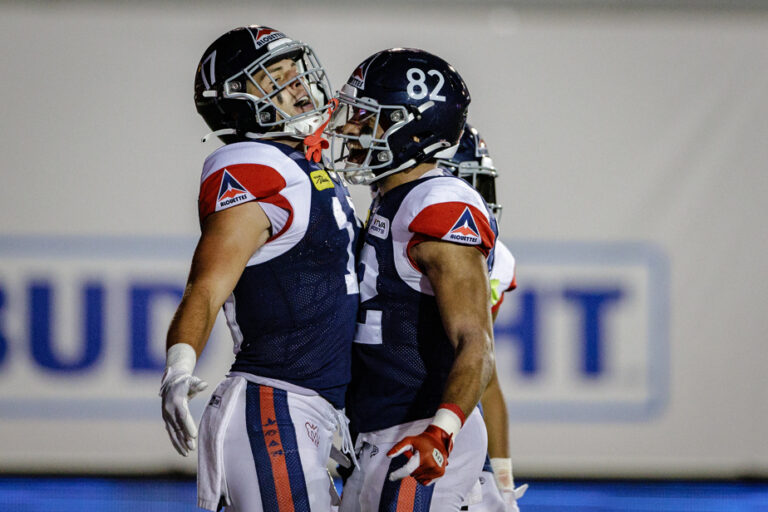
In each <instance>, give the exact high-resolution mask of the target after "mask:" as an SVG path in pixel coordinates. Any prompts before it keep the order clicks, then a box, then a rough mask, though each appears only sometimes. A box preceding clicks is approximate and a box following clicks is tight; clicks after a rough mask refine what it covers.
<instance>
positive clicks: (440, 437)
mask: <svg viewBox="0 0 768 512" xmlns="http://www.w3.org/2000/svg"><path fill="white" fill-rule="evenodd" d="M452 448H453V439H452V436H451V435H449V434H448V433H447V432H446V431H445V430H443V429H441V428H440V427H438V426H436V425H429V426H428V427H427V428H426V430H424V432H422V433H421V434H419V435H417V436H408V437H406V438H405V439H403V440H402V441H400V442H399V443H397V444H396V445H395V446H393V447H392V449H391V450H389V452H387V456H388V457H389V458H393V457H397V456H398V455H400V454H405V456H406V457H407V458H408V462H407V463H406V464H405V465H404V466H403V467H401V468H399V469H397V470H395V471H393V472H392V473H390V475H389V480H390V481H395V480H400V479H401V478H405V477H406V476H408V475H410V476H412V477H413V478H415V479H416V481H417V482H419V483H420V484H422V485H429V484H431V483H433V482H434V481H435V480H437V479H438V478H440V477H441V476H443V475H444V474H445V466H447V465H448V454H449V453H450V452H451V449H452Z"/></svg>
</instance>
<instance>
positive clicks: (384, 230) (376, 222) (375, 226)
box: [368, 214, 389, 239]
mask: <svg viewBox="0 0 768 512" xmlns="http://www.w3.org/2000/svg"><path fill="white" fill-rule="evenodd" d="M368 233H370V234H371V235H373V236H375V237H379V238H382V239H384V238H387V236H389V219H387V218H385V217H382V216H381V215H378V214H374V215H373V217H372V218H371V220H370V222H369V223H368Z"/></svg>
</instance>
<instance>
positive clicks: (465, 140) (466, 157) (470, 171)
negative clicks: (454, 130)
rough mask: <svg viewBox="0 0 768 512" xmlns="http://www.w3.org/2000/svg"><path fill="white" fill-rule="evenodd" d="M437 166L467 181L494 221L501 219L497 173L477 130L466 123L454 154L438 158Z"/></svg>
mask: <svg viewBox="0 0 768 512" xmlns="http://www.w3.org/2000/svg"><path fill="white" fill-rule="evenodd" d="M437 165H438V166H440V167H442V168H444V169H447V170H449V171H451V173H453V175H454V176H458V177H459V178H464V179H465V180H466V181H468V182H469V184H470V185H472V186H473V187H474V188H475V190H477V191H478V192H480V195H481V196H483V199H485V202H486V203H488V206H489V207H490V209H491V211H492V212H493V214H494V216H495V217H496V219H497V220H498V219H499V217H501V208H502V207H501V205H500V204H499V203H497V202H496V177H497V176H498V175H499V173H498V172H497V171H496V167H494V165H493V160H491V155H490V154H489V153H488V146H487V145H486V144H485V141H484V140H483V138H482V137H481V136H480V133H478V131H477V129H475V128H474V127H473V126H472V125H470V124H469V123H466V125H464V133H463V134H462V135H461V139H460V140H459V147H458V149H457V150H456V153H455V154H454V155H453V157H451V158H439V159H438V160H437Z"/></svg>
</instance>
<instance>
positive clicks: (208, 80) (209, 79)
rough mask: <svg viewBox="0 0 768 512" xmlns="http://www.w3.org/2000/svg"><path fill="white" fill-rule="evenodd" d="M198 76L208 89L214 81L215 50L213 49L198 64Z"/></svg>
mask: <svg viewBox="0 0 768 512" xmlns="http://www.w3.org/2000/svg"><path fill="white" fill-rule="evenodd" d="M206 67H207V68H208V74H207V75H206V73H205V68H206ZM200 76H201V77H202V79H203V85H205V88H206V89H210V88H211V86H212V85H213V84H215V83H216V50H213V51H212V52H211V54H210V55H209V56H208V57H206V58H205V60H204V61H203V62H202V63H201V64H200Z"/></svg>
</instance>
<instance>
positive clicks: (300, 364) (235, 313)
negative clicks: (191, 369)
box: [199, 142, 359, 407]
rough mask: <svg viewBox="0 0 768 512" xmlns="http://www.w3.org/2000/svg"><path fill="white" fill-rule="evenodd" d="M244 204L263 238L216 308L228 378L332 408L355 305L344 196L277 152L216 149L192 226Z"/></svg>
mask: <svg viewBox="0 0 768 512" xmlns="http://www.w3.org/2000/svg"><path fill="white" fill-rule="evenodd" d="M248 201H258V202H259V204H260V205H261V207H262V209H263V210H264V212H265V213H266V214H267V216H268V217H269V219H270V222H271V224H272V232H271V236H270V238H269V239H268V240H267V242H266V243H265V244H264V245H263V246H262V247H261V248H259V250H257V251H256V252H255V253H254V254H253V256H252V257H251V259H250V260H249V261H248V264H247V266H246V268H245V270H244V271H243V274H242V276H241V277H240V280H239V281H238V283H237V285H236V286H235V289H234V291H233V293H232V295H231V296H230V297H229V299H228V300H227V301H226V303H225V304H224V313H225V316H226V318H227V323H228V324H229V327H230V330H231V331H232V337H233V339H234V341H235V353H236V357H235V362H234V364H233V366H232V371H238V372H248V373H252V374H254V375H258V376H261V377H268V378H272V379H279V380H282V381H285V382H289V383H292V384H296V385H299V386H303V387H306V388H309V389H312V390H315V391H317V392H318V393H319V394H320V395H322V396H323V397H325V398H326V399H327V400H328V401H330V402H331V403H332V404H333V405H334V406H336V407H342V406H343V403H344V393H345V390H346V385H347V383H348V382H349V378H350V350H351V342H352V338H353V335H354V329H355V317H356V312H357V307H358V299H359V296H358V286H357V280H356V276H355V268H354V254H355V245H356V242H357V237H358V233H359V225H358V221H357V219H356V217H355V213H354V209H353V208H352V203H351V201H350V200H349V194H348V192H347V189H346V187H345V186H344V185H343V184H342V183H340V182H339V181H338V180H336V179H335V177H334V176H333V175H331V174H329V173H328V172H326V171H325V170H323V169H321V168H320V167H318V166H317V165H316V164H314V163H310V162H308V161H307V160H306V159H305V158H304V155H303V154H302V153H300V152H298V151H295V150H293V149H292V148H290V147H288V146H286V145H283V144H278V143H270V142H241V143H237V144H230V145H226V146H223V147H221V148H219V149H218V150H217V151H215V152H214V153H213V154H212V155H211V156H209V157H208V159H207V160H206V162H205V166H204V169H203V177H202V185H201V190H200V201H199V209H200V220H201V222H202V221H203V220H204V218H205V217H206V216H207V215H210V214H211V213H213V212H215V211H219V210H222V209H226V208H231V207H234V206H237V205H239V204H242V203H245V202H248ZM244 229H245V227H244Z"/></svg>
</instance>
